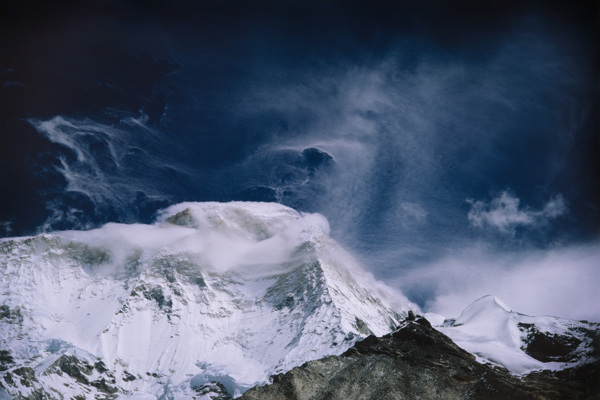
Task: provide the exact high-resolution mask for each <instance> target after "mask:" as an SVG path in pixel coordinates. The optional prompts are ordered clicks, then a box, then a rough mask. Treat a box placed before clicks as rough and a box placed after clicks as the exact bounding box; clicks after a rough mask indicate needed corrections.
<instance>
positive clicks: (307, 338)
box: [0, 203, 412, 399]
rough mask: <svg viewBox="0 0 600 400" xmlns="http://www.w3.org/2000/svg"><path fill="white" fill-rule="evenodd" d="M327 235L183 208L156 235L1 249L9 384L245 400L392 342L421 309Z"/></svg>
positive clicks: (133, 228) (307, 224) (247, 209)
mask: <svg viewBox="0 0 600 400" xmlns="http://www.w3.org/2000/svg"><path fill="white" fill-rule="evenodd" d="M328 231H329V227H328V224H327V221H326V219H325V218H324V217H323V216H321V215H318V214H301V213H299V212H297V211H295V210H293V209H291V208H288V207H285V206H282V205H279V204H268V203H224V204H223V203H184V204H179V205H175V206H172V207H170V208H169V209H167V210H165V211H164V212H163V214H162V215H161V217H160V218H159V220H158V221H157V222H156V223H155V224H153V225H142V224H133V225H124V224H107V225H105V226H103V227H102V228H99V229H95V230H91V231H85V232H80V231H68V232H55V233H53V234H46V235H40V236H36V237H31V238H13V239H10V240H4V241H1V242H0V276H2V279H1V280H0V293H2V295H1V296H2V297H1V298H0V304H1V307H3V308H2V309H0V311H1V313H2V315H4V314H6V315H7V317H6V318H4V317H3V318H0V348H1V350H2V351H5V352H6V354H4V353H2V354H0V358H1V359H2V360H7V361H6V363H4V364H2V368H4V370H5V371H6V373H5V374H4V375H3V376H2V377H1V378H0V383H1V384H2V385H3V386H4V387H5V388H6V389H7V391H8V393H10V394H12V395H20V396H30V395H34V392H35V393H38V392H39V393H38V394H39V395H42V394H44V395H46V396H48V397H49V398H52V397H60V396H59V395H56V396H55V395H54V394H53V393H61V394H63V395H64V396H65V397H68V398H71V397H76V396H80V397H81V396H83V397H85V398H88V397H94V396H96V395H97V396H100V397H102V396H104V397H105V398H115V397H116V396H123V397H125V398H128V397H129V398H149V399H156V398H159V397H161V396H167V397H168V398H173V399H179V398H181V399H183V398H192V397H193V396H197V397H199V398H202V396H208V395H209V394H210V392H211V391H216V392H224V393H225V392H226V393H227V396H234V395H236V394H239V393H241V392H243V391H244V390H246V389H247V388H248V387H250V386H252V385H254V384H256V383H260V382H266V381H267V379H268V377H269V375H271V374H274V373H280V372H284V371H287V370H289V369H290V368H292V367H294V366H297V365H299V364H302V363H304V362H305V361H308V360H313V359H318V358H321V357H324V356H327V355H332V354H341V353H342V352H343V351H345V350H346V349H348V348H349V347H350V346H352V344H354V343H355V342H356V341H357V340H358V339H359V338H361V337H365V336H366V335H368V334H370V333H374V334H376V335H383V334H386V333H388V332H390V331H392V330H394V329H395V328H396V327H397V326H398V324H399V323H400V321H402V320H403V318H404V316H405V315H406V312H407V311H408V310H409V309H410V308H411V307H412V305H411V304H410V303H408V302H407V301H405V300H404V299H403V298H400V301H398V298H394V295H393V293H391V292H390V290H389V289H387V288H386V287H385V286H384V285H382V284H380V283H378V282H376V281H375V280H374V279H373V277H372V276H371V275H370V274H368V273H366V272H365V271H364V270H363V269H362V268H361V267H360V266H359V265H358V263H357V262H356V261H355V260H354V259H353V258H352V257H351V255H350V254H349V253H347V252H346V251H345V250H344V249H343V248H341V246H339V245H338V244H337V243H336V242H335V241H334V240H332V239H331V238H330V237H329V235H328ZM23 368H25V369H23ZM23 374H24V375H23ZM24 376H25V377H24ZM21 382H26V383H27V384H21ZM66 388H68V389H66ZM36 391H37V392H36ZM54 391H56V392H54ZM216 392H215V393H216ZM35 395H37V394H35ZM144 396H146V397H144Z"/></svg>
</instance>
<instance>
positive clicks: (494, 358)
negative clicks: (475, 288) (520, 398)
mask: <svg viewBox="0 0 600 400" xmlns="http://www.w3.org/2000/svg"><path fill="white" fill-rule="evenodd" d="M431 320H432V321H436V322H437V324H434V325H437V326H436V329H438V330H440V331H441V332H442V333H444V334H446V335H447V336H449V337H450V338H451V339H452V340H453V341H454V342H455V343H456V344H457V345H459V346H460V347H462V348H464V349H465V350H467V351H469V352H470V353H472V354H475V355H476V356H477V357H478V360H479V361H481V362H490V363H492V364H496V365H500V366H502V367H504V368H506V369H508V370H509V371H510V372H511V373H513V374H518V375H521V374H527V373H529V372H531V371H537V370H544V369H549V370H559V369H565V368H571V367H573V366H576V365H580V364H581V363H585V362H588V361H589V360H588V359H587V358H586V357H582V355H585V354H593V351H592V350H591V349H592V347H593V341H594V337H595V335H596V332H597V331H598V329H599V328H600V324H595V323H589V322H586V321H571V320H566V319H561V318H557V317H549V316H538V317H533V316H528V315H525V314H521V313H517V312H514V311H512V310H511V309H510V308H509V307H508V306H507V305H506V304H504V303H503V302H502V301H501V300H500V299H498V298H497V297H495V296H492V295H488V296H484V297H482V298H480V299H477V300H475V301H474V302H473V303H471V304H470V305H469V306H467V308H465V310H464V311H463V312H462V313H461V315H460V316H459V317H458V318H457V319H456V320H452V319H449V320H444V321H443V322H442V320H443V318H440V316H438V315H435V314H432V316H431Z"/></svg>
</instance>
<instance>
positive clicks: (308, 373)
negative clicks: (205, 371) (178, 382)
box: [241, 318, 600, 400]
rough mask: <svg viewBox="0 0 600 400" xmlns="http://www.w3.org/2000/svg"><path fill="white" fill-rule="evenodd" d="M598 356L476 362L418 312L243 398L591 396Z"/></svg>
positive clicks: (475, 399)
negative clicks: (560, 363)
mask: <svg viewBox="0 0 600 400" xmlns="http://www.w3.org/2000/svg"><path fill="white" fill-rule="evenodd" d="M597 371H598V361H594V362H592V363H590V364H587V365H584V366H581V367H578V368H573V369H570V370H563V371H560V372H556V373H555V372H548V371H545V372H538V373H533V374H529V375H527V376H525V377H523V378H519V377H516V376H514V375H510V374H509V373H508V372H507V371H506V370H502V369H500V368H496V367H492V366H491V365H489V364H480V363H478V362H476V361H475V357H474V356H473V355H472V354H470V353H468V352H466V351H464V350H463V349H461V348H460V347H458V346H457V345H456V344H454V343H453V342H452V341H451V340H450V338H448V337H447V336H445V335H444V334H442V333H440V332H438V331H436V330H435V329H433V328H432V327H431V325H430V324H429V322H428V321H427V320H425V319H423V318H416V320H415V321H410V320H408V319H407V320H406V321H405V322H404V323H403V325H402V326H401V327H400V328H399V329H398V330H396V331H395V332H393V333H391V334H388V335H385V336H383V337H381V338H377V337H375V336H369V337H368V338H367V339H365V340H363V341H362V342H359V343H357V344H356V345H354V346H353V347H352V348H350V349H349V350H348V351H346V352H345V353H344V354H342V355H341V356H330V357H326V358H323V359H321V360H317V361H311V362H308V363H305V364H304V365H302V366H300V367H297V368H294V369H292V370H291V371H289V372H287V373H285V374H280V375H275V376H273V377H272V384H270V385H267V386H263V387H254V388H252V389H250V390H248V391H247V392H246V393H245V394H244V395H243V396H242V397H241V399H244V400H254V399H261V400H295V399H297V400H301V399H312V400H316V399H331V400H335V399H340V400H341V399H344V400H352V399H356V400H359V399H360V400H367V399H377V400H382V399H390V400H391V399H395V400H398V399H473V400H478V399H517V400H518V399H548V400H550V399H552V400H554V399H597V398H600V397H599V394H598V389H599V387H598V380H597V378H598V374H597Z"/></svg>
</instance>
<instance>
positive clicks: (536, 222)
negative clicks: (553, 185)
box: [467, 191, 567, 233]
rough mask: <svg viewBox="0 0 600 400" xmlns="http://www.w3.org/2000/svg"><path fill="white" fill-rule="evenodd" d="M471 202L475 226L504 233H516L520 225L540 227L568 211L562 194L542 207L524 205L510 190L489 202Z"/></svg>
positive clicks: (471, 213)
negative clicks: (489, 227)
mask: <svg viewBox="0 0 600 400" xmlns="http://www.w3.org/2000/svg"><path fill="white" fill-rule="evenodd" d="M467 201H468V202H469V203H470V204H471V210H470V211H469V214H468V216H467V217H468V218H469V221H470V222H471V224H472V225H473V226H476V227H484V226H491V227H493V228H496V229H498V230H499V231H501V232H503V233H514V230H515V228H516V227H518V226H523V227H525V226H529V227H538V226H542V225H544V224H546V223H547V222H548V221H549V220H551V219H554V218H557V217H560V216H561V215H564V214H565V213H566V212H567V206H566V205H565V200H564V199H563V197H562V195H560V194H559V195H557V196H555V197H554V198H552V199H550V200H549V201H548V202H547V203H546V204H545V205H544V207H543V208H542V209H540V210H533V209H530V208H528V207H526V206H525V207H522V206H521V205H520V202H521V201H520V200H519V198H518V197H516V196H514V195H512V194H511V193H510V192H508V191H504V192H502V193H500V195H499V196H498V197H495V198H493V199H492V200H491V201H490V202H489V203H486V202H483V201H480V200H477V201H474V200H467Z"/></svg>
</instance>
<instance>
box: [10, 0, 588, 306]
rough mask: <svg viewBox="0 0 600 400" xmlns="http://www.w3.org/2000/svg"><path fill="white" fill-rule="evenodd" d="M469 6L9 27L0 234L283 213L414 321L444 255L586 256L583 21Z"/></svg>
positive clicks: (354, 5) (120, 11)
mask: <svg viewBox="0 0 600 400" xmlns="http://www.w3.org/2000/svg"><path fill="white" fill-rule="evenodd" d="M470 3H471V2H451V3H450V4H449V3H448V2H441V1H440V2H435V1H431V2H398V3H397V4H395V5H390V2H375V3H373V2H341V1H340V2H325V3H321V4H317V3H307V2H300V1H298V2H285V3H282V2H276V1H273V2H258V3H253V4H249V3H247V2H217V1H214V2H187V1H180V2H161V1H155V2H129V3H125V2H109V1H107V2H83V3H82V2H72V3H68V2H67V3H61V5H59V6H54V5H52V6H51V5H49V4H46V5H38V4H37V3H35V2H25V3H19V4H20V5H19V6H16V7H18V8H7V9H5V10H3V12H2V23H1V25H2V27H1V28H0V29H1V35H2V36H1V38H2V45H1V51H2V57H1V58H0V63H1V64H0V73H1V79H2V87H1V91H0V101H1V102H2V105H1V107H0V119H1V123H2V132H1V136H0V153H1V154H0V156H1V158H0V163H1V165H0V171H1V172H0V185H1V187H2V196H1V198H0V234H1V235H3V236H14V235H25V234H33V233H36V232H39V231H41V230H46V231H47V230H56V229H89V228H92V227H95V226H99V225H101V224H103V223H105V222H109V221H117V222H138V221H141V222H151V221H153V219H154V216H155V212H156V211H157V210H159V209H161V208H164V207H166V206H167V205H170V204H174V203H177V202H181V201H207V200H218V201H230V200H256V201H278V202H281V203H284V204H287V205H290V206H292V207H294V208H297V209H299V210H301V211H309V212H319V213H322V214H323V215H325V216H326V217H327V218H328V219H329V222H330V225H331V227H332V236H333V237H334V238H336V239H337V240H339V241H340V242H342V243H343V244H344V245H345V246H346V247H347V248H349V249H351V251H353V252H354V253H355V254H357V256H358V257H359V258H360V259H361V260H362V261H363V263H364V264H365V266H366V268H367V269H369V270H371V271H372V272H373V273H374V274H375V275H376V276H377V277H379V278H381V279H386V280H388V281H390V282H394V284H395V285H396V286H398V287H400V288H401V289H402V290H404V291H405V292H406V293H407V294H408V295H409V297H411V298H412V299H414V300H415V301H417V302H419V303H420V304H421V305H426V304H428V302H431V301H432V299H434V298H435V296H436V294H437V295H439V293H438V292H439V290H440V289H439V287H440V286H439V284H438V283H436V282H437V280H436V279H433V278H431V279H429V280H427V279H423V278H422V277H421V276H420V275H418V274H417V271H425V270H427V268H429V267H431V265H433V264H435V263H436V262H438V261H439V260H444V259H447V258H448V257H450V256H451V255H452V254H453V251H455V250H456V249H468V248H474V247H477V248H479V249H485V250H481V251H482V252H483V253H486V254H488V255H489V256H490V257H495V255H498V254H501V255H507V256H510V255H514V254H529V252H536V251H541V252H550V251H554V250H555V249H557V248H567V247H569V246H579V245H587V244H589V243H597V239H598V233H599V226H600V225H599V221H600V211H599V207H600V203H599V182H600V176H599V175H600V174H599V164H598V163H599V161H598V159H599V157H598V155H599V154H598V153H599V151H600V144H599V137H598V121H599V120H598V105H599V103H598V90H599V82H598V70H599V69H598V67H599V65H598V54H599V53H598V40H599V39H598V6H597V5H596V4H594V2H581V3H577V2H488V3H487V4H486V5H485V6H483V5H473V4H470ZM3 7H11V6H6V5H4V6H3ZM569 248H571V247H569ZM467 259H470V258H469V257H466V258H465V260H467ZM465 262H468V261H465ZM432 263H433V264H432ZM406 274H409V275H410V274H412V275H410V276H415V277H417V276H418V277H419V279H420V283H419V284H415V282H414V279H417V278H414V279H413V280H410V279H408V278H407V279H408V280H405V281H402V279H401V277H402V276H407V275H406ZM415 274H416V275H415ZM594 274H596V275H594V276H597V272H594ZM406 282H410V285H409V284H408V283H406ZM424 282H425V283H424Z"/></svg>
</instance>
